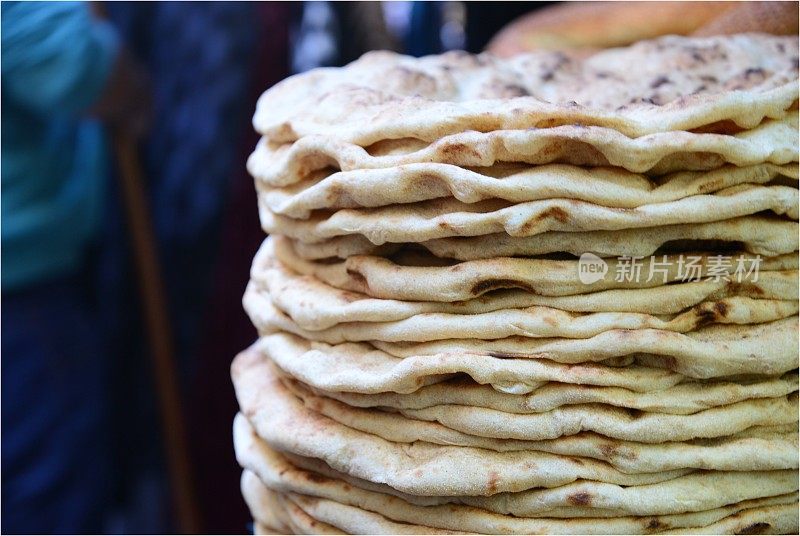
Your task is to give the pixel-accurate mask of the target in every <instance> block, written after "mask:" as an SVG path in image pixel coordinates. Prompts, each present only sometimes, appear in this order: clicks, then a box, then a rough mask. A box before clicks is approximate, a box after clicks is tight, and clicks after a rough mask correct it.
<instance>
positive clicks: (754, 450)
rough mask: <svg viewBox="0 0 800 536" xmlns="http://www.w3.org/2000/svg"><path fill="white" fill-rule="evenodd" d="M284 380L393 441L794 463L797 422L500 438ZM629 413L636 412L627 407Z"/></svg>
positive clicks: (671, 462) (680, 462)
mask: <svg viewBox="0 0 800 536" xmlns="http://www.w3.org/2000/svg"><path fill="white" fill-rule="evenodd" d="M282 381H283V382H284V385H286V386H287V388H288V389H289V390H290V391H292V392H293V393H296V395H297V396H299V397H300V398H301V399H302V400H303V401H304V402H305V403H306V404H307V405H309V406H310V407H311V409H312V410H313V411H315V412H317V413H321V414H323V415H325V416H326V417H329V418H331V419H333V420H335V421H336V422H339V423H341V424H343V425H345V426H348V427H350V428H353V429H356V430H360V431H362V432H365V433H368V434H373V435H376V436H378V437H382V438H383V439H386V440H388V441H392V442H395V443H414V442H418V441H422V442H425V443H431V444H435V445H446V446H454V445H457V446H463V447H475V448H481V449H488V450H492V451H497V452H512V451H520V452H530V453H534V454H535V453H536V452H549V453H551V454H560V455H562V456H571V457H576V456H577V457H581V458H593V459H596V460H601V461H604V462H608V463H610V464H611V465H613V466H614V467H616V468H618V469H620V470H622V471H624V472H628V473H637V472H656V471H664V470H675V469H685V468H695V469H705V470H728V471H744V470H753V471H770V470H779V469H787V468H796V467H797V423H791V424H784V425H775V426H754V427H750V428H747V429H745V430H743V431H741V432H737V433H734V434H731V435H729V436H725V437H717V438H711V439H693V440H688V441H668V442H664V443H643V442H639V441H628V440H620V439H614V438H609V437H607V436H604V435H601V434H598V433H595V432H579V433H577V434H573V435H566V436H561V437H558V438H554V439H541V440H525V439H506V438H504V439H498V438H492V437H483V436H479V435H474V434H468V433H465V432H460V431H458V430H454V429H452V428H448V427H446V426H444V425H442V424H440V423H438V422H428V421H424V420H418V419H413V418H409V417H405V418H404V417H403V416H402V415H400V414H397V413H391V412H383V411H374V410H363V409H358V408H353V407H350V406H347V405H346V404H342V403H339V402H336V401H335V400H332V399H329V398H326V397H319V396H317V397H315V396H313V395H311V394H310V393H311V391H310V390H309V389H308V388H306V387H304V386H303V385H302V384H300V383H299V382H297V381H295V380H291V379H288V378H283V380H282ZM664 395H665V396H666V395H668V393H664ZM617 403H619V402H618V401H617ZM433 407H439V406H433ZM629 413H630V414H636V412H635V411H630V408H629ZM545 415H546V414H545ZM531 455H533V454H531Z"/></svg>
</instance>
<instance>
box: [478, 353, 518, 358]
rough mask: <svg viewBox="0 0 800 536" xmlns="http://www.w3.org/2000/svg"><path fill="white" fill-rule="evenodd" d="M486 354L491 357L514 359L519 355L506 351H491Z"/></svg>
mask: <svg viewBox="0 0 800 536" xmlns="http://www.w3.org/2000/svg"><path fill="white" fill-rule="evenodd" d="M486 355H488V356H489V357H496V358H498V359H514V358H515V357H519V356H518V355H516V354H509V353H506V352H489V353H487V354H486Z"/></svg>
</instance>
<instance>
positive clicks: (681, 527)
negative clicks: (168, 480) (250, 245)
mask: <svg viewBox="0 0 800 536" xmlns="http://www.w3.org/2000/svg"><path fill="white" fill-rule="evenodd" d="M797 53H798V40H797V38H791V37H786V38H783V37H769V36H762V35H737V36H731V37H724V38H704V39H691V38H679V37H666V38H662V39H658V40H655V41H649V42H642V43H638V44H636V45H634V46H631V47H629V48H624V49H615V50H608V51H605V52H602V53H599V54H597V55H594V56H592V57H590V58H588V59H581V60H576V59H571V58H570V57H569V56H566V55H564V54H560V53H552V52H547V53H535V54H530V55H524V56H520V57H516V58H513V59H510V60H499V59H496V58H493V57H491V56H486V55H480V56H472V55H468V54H463V53H461V54H458V53H455V54H454V53H448V54H445V55H442V56H432V57H426V58H421V59H414V58H409V57H404V56H398V55H394V54H389V53H371V54H368V55H366V56H364V57H363V58H361V59H360V60H358V61H356V62H355V63H352V64H350V65H348V66H347V67H344V68H340V69H319V70H315V71H311V72H309V73H306V74H302V75H299V76H295V77H293V78H290V79H288V80H286V81H284V82H282V83H281V84H279V85H277V86H275V87H274V88H273V89H271V90H269V91H267V92H266V93H265V94H264V95H263V96H262V98H261V99H260V101H259V104H258V108H257V111H256V115H255V119H254V124H255V126H256V128H257V130H258V131H259V133H260V134H261V135H262V136H263V138H262V139H261V142H260V143H259V144H258V147H257V148H256V150H255V152H254V153H253V155H252V156H251V157H250V160H249V162H248V167H249V170H250V172H251V173H252V174H253V176H254V177H255V179H256V185H257V192H258V201H259V208H260V215H261V222H262V225H263V228H264V230H265V231H266V232H267V233H269V235H270V236H269V238H267V239H266V241H265V242H264V244H263V246H262V247H261V249H260V251H259V252H258V254H257V255H256V258H255V260H254V263H253V267H252V273H251V282H250V284H249V286H248V289H247V292H246V295H245V298H244V304H245V308H246V310H247V312H248V313H249V315H250V317H251V318H252V320H253V322H254V324H255V325H256V327H257V328H258V330H259V333H260V339H259V341H258V342H256V343H255V344H254V345H253V346H252V347H251V348H250V349H248V350H247V351H245V352H243V353H242V354H240V355H239V356H238V357H237V358H236V360H235V361H234V363H233V366H232V374H233V381H234V384H235V388H236V393H237V397H238V400H239V403H240V406H241V413H240V415H238V416H237V417H236V420H235V424H234V439H235V446H236V453H237V457H238V460H239V462H240V463H241V465H242V467H243V468H244V473H243V476H242V492H243V494H244V497H245V500H246V502H247V504H248V505H249V507H250V510H251V512H252V515H253V517H254V519H255V523H256V530H257V532H271V531H277V532H296V533H326V534H327V533H331V534H341V533H370V534H379V533H394V534H418V533H419V534H423V533H425V534H427V533H452V532H456V533H502V534H513V533H527V534H550V533H552V534H567V533H577V534H603V533H611V534H623V533H669V534H675V533H694V534H697V533H737V534H756V533H796V532H797V530H798V373H797V368H798V279H797V278H798V272H797V269H798V266H797V264H798V258H797V249H798V111H797V109H798V106H797V102H798V59H797ZM690 266H691V268H692V269H691V273H688V272H689V271H690V270H688V268H689V267H690Z"/></svg>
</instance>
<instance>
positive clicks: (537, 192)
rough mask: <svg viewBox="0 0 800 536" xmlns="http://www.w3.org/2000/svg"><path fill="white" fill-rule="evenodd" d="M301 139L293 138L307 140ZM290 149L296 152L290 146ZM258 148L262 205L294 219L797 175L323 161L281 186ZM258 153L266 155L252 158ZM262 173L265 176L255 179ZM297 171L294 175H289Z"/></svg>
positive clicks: (645, 200) (598, 199) (642, 198)
mask: <svg viewBox="0 0 800 536" xmlns="http://www.w3.org/2000/svg"><path fill="white" fill-rule="evenodd" d="M307 139H308V138H304V139H303V141H302V142H298V143H297V144H295V145H298V144H300V143H304V146H306V145H309V142H307V141H305V140H307ZM398 143H399V142H395V144H396V145H397V144H398ZM292 150H293V151H294V152H297V149H296V148H293V149H292ZM260 152H261V153H265V152H266V149H264V148H263V146H259V148H257V149H256V153H255V154H254V155H253V156H252V157H251V158H250V160H251V168H252V170H253V172H254V173H253V175H254V176H255V178H256V186H257V189H258V191H259V195H260V196H261V197H262V198H263V201H264V204H265V205H266V206H267V207H268V208H269V209H270V210H271V211H272V212H275V213H276V214H283V215H285V216H289V217H292V218H299V219H304V218H308V216H309V213H310V212H311V211H312V210H318V209H323V208H328V209H340V208H359V207H381V206H387V205H391V204H398V203H401V204H402V203H414V202H419V201H426V200H429V199H435V198H439V197H454V198H456V199H458V200H459V201H461V202H464V203H475V202H478V201H483V200H486V199H504V200H506V201H511V202H514V203H523V202H527V201H537V200H542V199H552V198H568V199H579V200H582V201H587V202H591V203H595V204H598V205H604V206H610V207H619V208H635V207H638V206H642V205H648V204H655V203H664V202H668V201H675V200H678V199H681V198H684V197H689V196H692V195H698V194H708V193H712V192H715V191H718V190H723V189H725V188H729V187H731V186H736V185H740V184H765V183H768V182H770V181H772V180H773V179H775V178H778V177H781V178H786V179H787V181H788V182H790V183H791V182H793V181H796V179H797V165H796V164H786V165H783V166H777V165H774V164H762V163H759V164H757V165H751V166H745V167H735V166H730V165H728V166H724V167H721V168H716V169H713V170H710V171H695V172H691V171H682V172H678V173H673V174H670V175H666V176H663V177H660V178H659V179H658V180H654V179H650V178H648V177H646V176H644V175H640V174H636V173H631V172H628V171H626V170H624V169H620V168H610V167H592V168H587V167H577V166H572V165H565V164H545V165H539V166H530V165H523V164H518V163H516V164H512V163H508V162H503V163H497V164H495V165H492V166H490V167H472V168H463V167H458V166H454V165H452V164H448V163H430V162H426V163H410V164H405V165H398V166H394V167H389V168H378V169H370V168H369V167H364V168H357V169H352V170H347V171H339V172H335V173H330V172H328V171H327V168H326V169H323V170H322V171H316V172H313V173H311V174H310V175H309V177H308V178H307V179H305V180H302V181H300V182H296V183H292V184H289V185H285V184H281V183H283V182H286V181H287V180H288V179H282V180H276V179H275V178H274V177H272V175H273V173H261V172H260V170H261V169H263V168H267V169H269V168H270V166H273V165H274V162H275V160H276V159H277V158H279V156H278V155H277V154H268V153H267V154H264V155H263V156H262V155H261V154H260ZM393 154H395V155H396V153H394V152H393ZM261 159H263V160H266V162H259V160H261ZM287 164H288V163H287ZM262 175H263V176H265V178H264V179H261V176H262ZM298 178H300V177H298V176H297V175H295V176H294V179H295V180H297V179H298ZM271 182H272V183H277V184H271ZM387 185H391V188H387Z"/></svg>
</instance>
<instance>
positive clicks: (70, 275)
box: [0, 2, 147, 533]
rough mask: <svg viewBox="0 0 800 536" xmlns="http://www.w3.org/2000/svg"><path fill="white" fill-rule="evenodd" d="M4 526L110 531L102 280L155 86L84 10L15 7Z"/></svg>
mask: <svg viewBox="0 0 800 536" xmlns="http://www.w3.org/2000/svg"><path fill="white" fill-rule="evenodd" d="M0 9H2V28H1V29H2V83H1V84H0V85H1V86H2V108H3V114H2V149H1V152H2V177H1V179H0V187H1V188H2V233H1V236H2V277H1V278H0V279H1V282H2V307H3V310H2V313H3V314H2V371H1V373H2V499H3V500H2V520H1V521H0V523H2V530H3V532H5V533H86V532H92V533H96V532H101V531H102V529H103V522H104V517H105V515H106V513H107V512H106V509H107V506H108V497H109V490H110V489H111V485H112V484H113V479H114V471H113V468H112V463H111V451H110V438H109V428H110V427H109V425H110V422H109V403H108V400H109V399H108V396H109V393H108V389H107V387H108V383H107V380H108V372H109V367H110V365H111V364H112V362H113V360H114V356H112V355H106V353H105V352H104V351H103V341H102V338H101V337H102V329H100V328H99V325H100V322H99V318H98V315H97V309H96V301H95V298H96V296H94V295H93V289H94V285H93V284H92V280H91V273H92V270H91V255H90V250H91V247H92V244H93V242H94V241H95V240H96V238H97V236H98V232H99V230H100V228H101V226H102V214H103V210H104V208H105V207H104V199H105V190H106V188H107V186H108V185H107V181H108V180H109V171H110V154H109V150H108V145H107V140H106V138H105V136H104V132H103V129H102V127H101V125H100V123H99V120H105V121H108V122H110V123H113V124H115V125H118V126H119V127H120V128H126V129H128V130H129V131H130V133H131V134H133V135H137V134H139V133H141V131H142V130H143V128H144V127H145V124H146V118H147V114H146V109H147V99H146V96H147V91H146V88H147V85H146V78H145V77H144V75H143V74H142V73H141V71H140V70H139V69H138V67H137V66H136V64H135V62H134V61H133V60H132V59H131V57H130V56H129V55H128V54H127V53H126V52H125V50H124V48H123V47H122V46H121V43H120V40H119V38H118V36H117V34H116V32H115V31H114V30H113V29H112V27H111V26H109V25H108V24H107V23H104V22H102V21H99V20H97V19H96V18H94V17H93V16H92V13H91V11H90V7H89V5H88V4H86V3H75V2H64V3H58V2H52V3H51V2H42V3H35V2H31V3H27V2H19V3H18V2H3V3H2V5H1V6H0Z"/></svg>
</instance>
